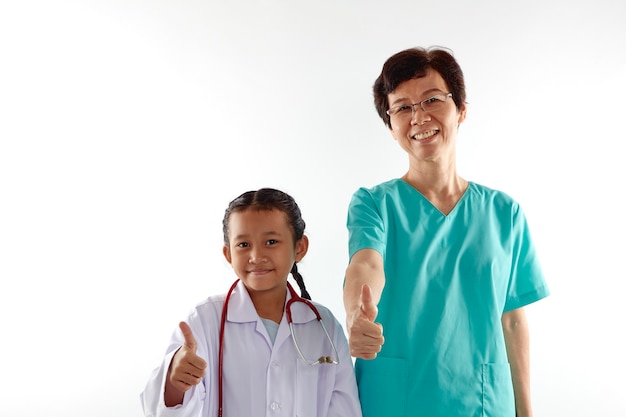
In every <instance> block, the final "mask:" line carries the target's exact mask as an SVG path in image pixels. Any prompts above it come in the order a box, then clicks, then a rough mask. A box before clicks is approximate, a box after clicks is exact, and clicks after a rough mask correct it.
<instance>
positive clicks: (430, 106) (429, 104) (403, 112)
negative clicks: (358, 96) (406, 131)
mask: <svg viewBox="0 0 626 417" xmlns="http://www.w3.org/2000/svg"><path fill="white" fill-rule="evenodd" d="M450 97H452V93H448V94H437V95H435V96H432V97H429V98H427V99H426V100H422V101H420V102H419V103H414V104H402V105H400V106H395V107H392V108H390V109H389V110H387V114H388V115H389V116H390V117H394V118H397V119H403V120H404V119H408V118H410V117H413V115H414V114H415V112H416V111H417V109H416V108H415V106H418V105H419V106H420V107H421V108H422V110H423V111H425V112H433V111H437V110H439V109H441V108H443V106H444V104H445V103H446V100H447V99H448V98H450Z"/></svg>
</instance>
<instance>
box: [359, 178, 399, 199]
mask: <svg viewBox="0 0 626 417" xmlns="http://www.w3.org/2000/svg"><path fill="white" fill-rule="evenodd" d="M405 184H406V183H405V182H404V181H403V180H402V179H400V178H394V179H391V180H388V181H384V182H381V183H378V184H375V185H371V186H363V187H360V188H359V189H357V190H356V191H355V192H354V195H356V196H358V195H371V196H377V197H380V196H383V195H387V194H394V193H397V192H398V190H400V189H402V188H403V187H404V186H405Z"/></svg>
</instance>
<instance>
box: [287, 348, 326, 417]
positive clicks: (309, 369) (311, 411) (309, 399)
mask: <svg viewBox="0 0 626 417" xmlns="http://www.w3.org/2000/svg"><path fill="white" fill-rule="evenodd" d="M321 369H322V365H309V364H306V363H304V361H301V360H299V359H298V360H297V368H296V373H297V375H296V384H295V387H294V390H295V409H296V416H297V417H309V416H310V417H316V416H317V407H318V397H319V394H320V393H318V386H319V387H324V386H326V385H325V383H324V381H320V378H323V376H324V373H320V370H321Z"/></svg>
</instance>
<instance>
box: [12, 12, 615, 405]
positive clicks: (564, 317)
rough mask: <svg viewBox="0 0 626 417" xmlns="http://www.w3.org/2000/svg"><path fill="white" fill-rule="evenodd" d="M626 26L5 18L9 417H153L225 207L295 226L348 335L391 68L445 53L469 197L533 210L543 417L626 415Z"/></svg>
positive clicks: (334, 16) (221, 16) (530, 18)
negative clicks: (408, 57)
mask: <svg viewBox="0 0 626 417" xmlns="http://www.w3.org/2000/svg"><path fill="white" fill-rule="evenodd" d="M625 21H626V3H624V2H623V1H620V0H615V1H609V0H595V1H586V2H577V1H573V2H572V1H565V0H564V1H550V0H543V1H528V0H526V1H507V2H505V1H496V0H494V1H464V0H455V1H431V2H424V1H416V0H413V1H398V0H387V1H384V2H366V1H356V0H350V1H328V0H327V1H292V0H266V1H247V2H245V1H244V2H236V1H219V2H218V1H214V0H204V1H192V0H178V1H173V0H172V1H165V0H117V1H116V0H94V1H79V0H76V1H68V0H60V1H56V2H49V1H20V2H18V1H15V2H3V4H2V6H0V48H1V49H0V62H1V64H0V140H1V142H0V278H1V280H2V281H1V282H2V287H1V290H0V320H1V322H0V323H1V329H0V330H1V335H2V342H1V343H0V358H1V360H2V365H1V366H0V410H2V411H0V414H2V415H3V416H11V417H31V416H33V417H34V416H42V415H45V416H90V417H99V416H112V415H115V416H129V417H130V416H136V417H139V416H140V415H141V408H140V402H139V393H140V392H141V390H142V389H143V386H144V383H145V381H146V379H147V378H148V376H149V373H150V371H151V370H152V368H154V367H156V366H157V365H158V363H159V361H160V360H161V357H162V354H163V351H164V349H165V347H166V344H167V341H168V339H169V335H170V333H171V332H172V331H173V330H174V328H175V327H176V325H177V323H178V321H179V320H180V319H182V318H184V317H185V315H186V314H187V312H188V311H189V309H190V308H191V307H193V305H195V303H196V302H198V301H200V300H201V299H203V298H204V297H206V296H208V295H210V294H213V293H220V292H224V291H225V290H226V289H227V288H228V286H229V284H230V283H231V282H232V281H233V279H234V277H233V275H232V272H231V270H230V268H229V267H228V266H227V264H226V262H225V261H224V260H223V258H222V254H221V246H222V231H221V221H222V216H223V213H224V209H225V208H226V205H227V204H228V202H229V201H230V200H231V199H232V198H234V197H236V196H237V195H239V194H240V193H242V192H244V191H247V190H250V189H256V188H259V187H263V186H271V187H277V188H281V189H283V190H285V191H287V192H289V193H290V194H292V195H293V196H294V197H295V198H296V200H297V201H298V202H299V204H300V206H301V209H302V212H303V215H304V218H305V220H306V222H307V233H308V235H309V237H310V240H311V249H310V252H309V254H308V255H307V257H306V258H305V260H304V261H303V262H302V264H301V266H300V270H301V272H302V273H303V275H304V278H305V281H306V282H307V284H308V287H309V289H310V292H311V294H312V296H313V298H314V299H316V300H318V301H320V302H322V303H323V304H326V305H327V306H329V307H330V308H331V309H332V310H333V311H334V312H335V313H336V315H337V316H338V318H339V319H340V320H341V322H343V320H344V317H345V315H344V312H343V305H342V302H341V284H342V280H343V272H344V268H345V265H346V262H347V233H346V230H345V215H346V208H347V204H348V201H349V198H350V196H351V194H352V192H353V191H354V190H355V189H356V188H357V187H359V186H363V185H364V186H371V185H374V184H376V183H378V182H381V181H385V180H387V179H390V178H394V177H398V176H401V175H402V174H403V173H404V172H405V170H406V166H407V160H406V157H405V156H404V154H403V152H401V150H400V148H399V147H398V146H397V144H396V143H395V142H394V141H393V139H392V138H391V136H390V135H389V133H388V132H387V130H386V128H385V127H384V125H383V123H382V121H381V120H380V119H378V116H377V115H376V113H375V110H374V106H373V103H372V94H371V86H372V83H373V81H374V79H375V78H376V76H377V75H378V73H379V72H380V68H381V66H382V64H383V62H384V60H385V59H386V58H388V57H389V56H390V55H391V54H393V53H395V52H398V51H399V50H401V49H404V48H408V47H412V46H430V45H443V46H447V47H449V48H451V49H452V50H453V51H454V53H455V56H456V57H457V59H458V61H459V62H460V64H461V66H462V67H463V69H464V72H465V76H466V84H467V92H468V101H469V111H468V117H467V120H466V122H465V123H464V124H463V125H462V127H461V130H460V133H459V138H458V140H459V150H458V153H459V155H458V160H459V170H460V173H461V175H463V176H464V177H465V178H467V179H470V180H473V181H476V182H480V183H483V184H485V185H488V186H490V187H493V188H498V189H502V190H504V191H506V192H507V193H509V194H510V195H511V196H513V197H514V198H516V199H517V200H518V201H519V202H520V203H521V204H522V206H523V208H524V210H525V212H526V214H527V216H528V219H529V221H530V224H531V229H532V231H533V236H534V239H535V242H536V245H537V248H538V250H539V254H540V257H541V260H542V263H543V266H544V269H545V273H546V276H547V279H548V282H549V285H550V289H551V291H552V295H551V296H550V297H549V298H547V299H545V300H542V301H540V302H538V303H536V304H533V305H531V306H529V307H528V309H527V312H528V316H529V320H530V325H531V332H532V333H531V343H532V382H533V384H532V390H533V399H534V408H535V415H536V416H581V417H582V416H585V417H587V416H603V417H605V416H606V417H609V416H621V417H623V416H624V415H626V405H625V404H624V400H623V395H624V392H625V390H626V383H625V382H624V375H625V373H626V364H625V359H624V351H626V342H624V339H625V338H624V328H625V325H624V317H625V315H624V309H623V308H622V306H623V304H624V279H625V278H626V274H625V273H624V268H623V265H624V259H625V255H624V249H625V246H626V245H624V240H623V239H624V238H623V236H624V234H625V233H626V224H625V221H624V214H623V212H622V210H623V204H622V200H623V189H624V180H625V179H626V175H624V174H625V172H624V165H625V162H624V158H623V156H622V155H623V153H624V139H625V134H624V127H623V123H624V109H625V106H624V96H625V93H626V85H625V81H624V74H626V45H625V43H626V42H625V39H626V25H625V24H624V22H625Z"/></svg>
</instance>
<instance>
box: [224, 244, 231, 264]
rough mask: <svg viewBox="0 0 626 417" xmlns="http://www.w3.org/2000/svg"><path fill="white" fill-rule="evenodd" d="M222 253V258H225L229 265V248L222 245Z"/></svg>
mask: <svg viewBox="0 0 626 417" xmlns="http://www.w3.org/2000/svg"><path fill="white" fill-rule="evenodd" d="M222 253H223V254H224V258H226V261H227V262H228V264H229V265H231V264H232V258H231V257H230V248H229V247H228V246H226V245H224V247H223V248H222Z"/></svg>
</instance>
